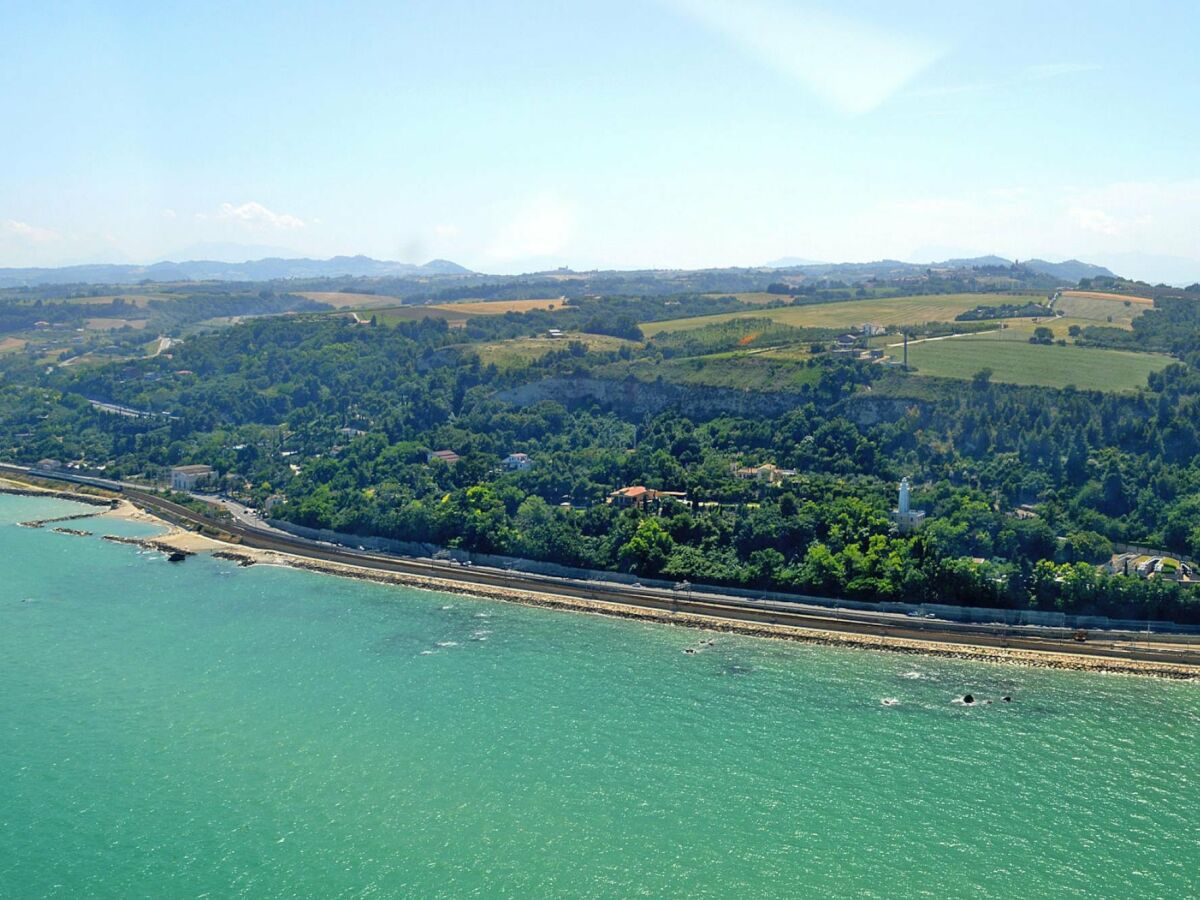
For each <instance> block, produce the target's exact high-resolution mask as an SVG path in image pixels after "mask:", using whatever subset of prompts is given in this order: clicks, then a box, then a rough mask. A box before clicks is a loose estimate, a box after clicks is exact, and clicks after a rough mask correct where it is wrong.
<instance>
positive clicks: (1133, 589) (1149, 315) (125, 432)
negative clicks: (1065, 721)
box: [0, 293, 1200, 621]
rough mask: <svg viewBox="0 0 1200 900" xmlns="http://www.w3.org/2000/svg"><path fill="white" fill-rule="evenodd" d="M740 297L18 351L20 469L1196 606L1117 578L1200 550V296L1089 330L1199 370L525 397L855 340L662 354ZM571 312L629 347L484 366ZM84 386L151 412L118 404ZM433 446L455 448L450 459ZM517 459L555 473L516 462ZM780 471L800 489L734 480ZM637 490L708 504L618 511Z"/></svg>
mask: <svg viewBox="0 0 1200 900" xmlns="http://www.w3.org/2000/svg"><path fill="white" fill-rule="evenodd" d="M237 296H238V297H240V298H244V297H245V296H246V295H245V294H244V293H243V294H239V295H237ZM274 296H275V295H267V294H264V295H263V296H261V297H259V298H258V299H259V300H260V301H261V302H262V303H268V304H269V303H274V302H277V301H275V300H273V299H271V298H272V297H274ZM287 296H290V295H287ZM783 300H784V302H788V301H787V298H783ZM206 302H207V301H206ZM214 302H215V301H214ZM741 307H742V304H740V303H739V301H737V300H735V299H733V298H731V297H710V296H703V295H699V294H688V295H679V296H675V297H671V298H664V297H644V298H637V297H626V298H606V299H600V298H584V299H581V300H579V301H577V302H574V303H572V304H571V306H570V307H569V309H568V310H567V311H565V312H558V313H547V312H530V313H524V314H517V313H510V314H508V315H503V316H482V317H475V318H472V319H471V320H470V321H469V322H468V323H467V325H466V327H465V328H460V329H454V328H451V327H450V326H449V325H448V323H447V322H446V321H443V320H438V319H425V320H421V321H414V322H401V323H399V324H395V325H381V324H355V323H354V322H353V320H352V319H350V318H348V317H344V316H329V315H290V316H286V317H265V318H258V319H252V320H248V321H246V322H244V323H243V324H240V325H237V326H236V327H230V328H225V329H223V330H219V331H215V332H212V333H207V334H201V335H198V336H196V337H193V338H190V339H188V340H186V341H184V342H183V343H181V344H179V345H177V346H175V347H174V348H172V351H171V352H170V353H168V354H162V355H159V356H156V357H154V358H146V359H139V360H129V361H122V362H117V363H111V364H106V365H95V366H85V367H78V368H62V367H60V368H52V367H51V368H45V369H43V368H42V367H41V366H34V365H32V364H30V363H29V362H28V361H27V360H26V361H22V360H21V359H20V358H19V357H15V356H13V357H9V358H7V361H6V362H3V363H2V365H0V373H2V375H0V377H3V379H4V380H3V381H2V382H0V387H2V389H0V455H3V456H4V457H7V458H10V459H15V460H23V461H27V462H32V461H36V460H38V459H40V458H43V457H51V458H55V459H61V460H64V461H71V460H80V461H83V465H84V466H85V467H86V468H91V469H96V468H98V467H100V466H103V467H104V472H105V474H107V475H110V476H120V477H145V478H161V477H162V476H163V475H164V473H165V472H166V470H167V469H168V468H169V467H170V466H172V465H178V464H182V463H193V462H203V463H208V464H211V465H213V466H215V467H216V468H217V469H218V470H219V471H220V473H221V475H222V479H223V481H222V485H223V487H224V489H226V490H229V491H230V492H232V493H234V494H236V495H239V496H242V497H244V498H245V499H247V500H248V501H249V502H251V503H253V504H256V505H261V504H263V503H265V502H266V500H267V498H268V497H272V498H275V500H276V502H277V503H278V505H277V506H276V507H275V510H274V515H276V516H278V517H281V518H285V519H288V520H291V521H293V522H295V523H297V524H301V525H307V526H313V527H326V528H333V529H337V530H340V531H346V532H351V533H355V534H362V535H379V536H385V537H393V538H399V539H405V540H418V541H427V542H432V543H437V544H442V545H446V546H452V547H460V548H465V549H469V550H475V551H479V552H494V553H505V554H511V555H517V556H524V557H531V558H537V559H546V560H553V561H557V562H561V563H564V564H568V565H578V566H586V567H591V568H601V569H619V570H624V571H631V572H636V573H638V574H640V575H644V576H663V577H668V578H675V579H688V580H690V581H693V582H697V583H714V584H717V583H720V584H731V585H746V586H756V587H760V588H763V589H779V590H787V591H800V592H807V593H813V594H821V595H828V596H842V597H851V598H858V599H867V600H882V599H903V600H912V601H938V602H957V603H964V604H972V605H986V606H995V605H1000V606H1009V607H1018V608H1022V607H1024V608H1027V607H1036V608H1041V609H1052V610H1064V611H1074V612H1098V613H1102V614H1110V615H1114V616H1134V617H1143V616H1147V617H1156V618H1158V617H1169V618H1176V619H1180V620H1187V621H1200V603H1198V602H1197V600H1196V598H1195V595H1194V591H1193V589H1192V587H1191V586H1190V585H1186V584H1178V583H1175V582H1172V581H1168V580H1164V579H1160V578H1151V579H1141V578H1134V577H1120V576H1106V575H1103V574H1101V573H1100V571H1099V569H1098V564H1099V563H1102V562H1105V561H1107V560H1108V559H1109V557H1110V555H1111V553H1112V542H1113V541H1123V542H1129V543H1145V544H1149V545H1153V546H1159V547H1162V548H1164V549H1166V550H1170V551H1173V552H1175V553H1178V554H1195V555H1200V466H1197V465H1196V464H1195V463H1194V459H1195V457H1196V454H1197V451H1198V450H1200V433H1198V432H1197V428H1196V424H1195V423H1196V421H1197V413H1198V412H1200V371H1197V364H1198V363H1200V353H1198V352H1197V350H1196V349H1195V348H1197V347H1200V315H1198V314H1197V310H1200V306H1198V305H1197V301H1196V299H1195V298H1192V297H1187V296H1182V297H1164V298H1162V299H1160V300H1159V301H1158V302H1157V306H1156V308H1155V309H1152V310H1150V311H1148V312H1146V313H1145V314H1144V315H1143V316H1141V317H1140V318H1138V319H1136V320H1135V321H1134V325H1133V330H1132V331H1121V332H1119V334H1120V337H1116V336H1114V335H1111V334H1109V332H1116V331H1117V330H1116V329H1106V328H1089V329H1086V330H1085V334H1086V335H1087V340H1089V341H1092V342H1095V343H1105V344H1110V343H1111V344H1120V345H1121V346H1129V347H1134V348H1137V349H1155V350H1163V351H1167V352H1171V353H1172V354H1174V355H1175V356H1176V357H1177V358H1178V359H1179V360H1180V361H1179V362H1178V363H1176V364H1174V365H1171V366H1170V367H1168V368H1167V369H1165V370H1163V371H1162V372H1159V373H1156V374H1155V375H1153V376H1152V377H1151V379H1150V382H1149V383H1148V384H1147V385H1146V387H1145V389H1144V390H1143V391H1141V392H1138V393H1135V394H1126V395H1118V394H1111V393H1101V392H1099V391H1088V390H1081V389H1073V388H1068V389H1066V390H1062V391H1057V390H1051V389H1044V388H1028V387H1025V388H1023V387H1013V386H1005V385H998V384H993V383H991V381H990V380H989V378H988V377H987V373H986V372H981V373H980V374H979V376H978V377H976V378H975V379H974V380H973V381H972V382H952V381H943V380H940V379H933V378H925V377H920V376H919V375H917V376H914V375H911V374H906V373H903V372H900V371H897V370H895V369H890V368H887V367H883V366H880V365H872V364H871V363H869V362H867V361H864V360H862V359H858V358H847V357H841V358H838V357H835V356H834V355H833V354H818V353H814V355H812V356H811V358H807V359H806V360H804V361H802V362H801V363H799V364H800V365H803V366H806V367H807V368H808V369H809V370H810V371H812V373H813V375H812V378H810V379H808V380H807V381H806V382H805V383H803V384H801V385H799V386H798V387H796V388H795V392H794V395H789V400H788V403H787V404H786V405H785V407H786V408H772V409H771V410H770V411H769V412H763V411H762V409H765V408H766V407H761V408H760V405H756V404H757V403H758V401H757V400H756V399H755V396H754V395H752V394H749V393H743V394H742V395H739V396H740V397H741V399H736V400H735V401H730V398H729V397H728V396H725V397H724V400H723V406H722V407H721V409H720V410H719V411H716V412H714V411H713V408H712V404H711V403H707V401H708V400H709V399H711V396H716V394H719V393H720V392H719V391H716V390H715V389H713V390H710V391H707V392H706V391H705V389H701V388H697V389H695V390H694V392H693V393H694V398H693V399H694V400H695V402H694V403H690V404H659V406H657V407H656V406H655V401H654V399H653V398H654V396H655V395H654V390H655V389H656V387H657V385H655V384H654V383H650V384H644V383H635V382H633V381H632V380H625V381H618V382H617V386H618V387H619V388H620V390H619V391H616V393H617V394H620V393H621V391H626V392H627V394H626V395H625V396H628V397H631V398H633V401H631V402H615V401H614V402H606V401H604V400H602V399H596V397H594V396H592V397H589V398H588V399H583V400H581V399H579V397H578V396H575V395H571V396H567V395H566V394H564V395H562V396H561V397H560V396H556V395H554V394H553V391H551V392H550V393H549V394H548V395H547V396H544V397H540V398H538V399H535V400H532V401H527V402H521V403H514V402H508V401H507V400H506V399H505V398H506V397H511V396H517V395H519V391H518V393H517V394H511V393H506V392H511V391H513V390H514V389H518V388H522V387H528V386H530V385H538V384H543V383H544V384H551V385H553V384H557V385H563V384H566V385H571V384H573V383H579V382H580V381H581V380H584V379H593V380H594V379H596V378H598V377H601V376H604V373H611V371H612V367H613V365H614V364H617V363H619V362H621V361H627V360H629V359H631V358H632V359H637V360H644V361H648V363H649V364H653V363H654V362H655V361H661V360H667V359H670V358H672V357H674V356H677V355H682V354H693V353H705V354H718V355H719V354H721V353H722V352H734V351H736V350H737V348H738V347H739V346H741V345H742V344H744V343H745V340H746V335H747V334H748V330H749V329H750V328H752V327H753V328H756V329H757V330H756V331H755V332H754V334H755V338H756V340H759V341H761V343H760V344H759V345H758V346H764V347H771V346H775V345H784V344H794V343H796V342H800V343H801V344H802V345H805V346H807V345H808V344H812V345H816V347H814V349H819V345H820V344H821V343H822V342H824V341H827V340H828V339H829V338H830V337H832V334H833V333H832V332H831V331H828V330H822V329H798V328H792V327H789V326H786V325H772V324H771V323H765V322H764V321H763V320H758V322H757V325H755V324H754V323H753V322H745V321H741V320H737V319H734V320H732V321H729V322H725V323H723V324H721V325H719V326H711V327H708V328H703V329H697V330H694V331H689V332H680V333H674V334H672V333H664V334H662V335H660V336H658V337H657V338H655V339H653V340H650V341H643V340H642V334H641V331H640V330H639V328H638V325H637V323H638V322H647V321H653V320H655V319H661V318H667V317H679V316H682V315H701V314H705V313H708V312H714V311H730V310H734V311H736V310H737V309H739V308H741ZM218 308H219V307H215V306H212V305H206V306H205V308H204V310H203V312H204V313H205V315H206V316H211V315H215V314H217V309H218ZM197 314H199V313H197ZM551 326H553V327H556V328H571V329H574V330H577V331H579V332H582V333H592V334H606V335H613V336H616V337H620V338H625V339H629V341H628V343H624V344H622V346H621V347H620V349H618V350H608V351H594V350H589V349H588V347H587V346H585V344H584V343H582V342H575V341H569V340H564V341H561V342H560V343H559V344H558V345H556V347H555V349H553V350H551V351H550V352H546V353H543V354H542V355H540V356H537V357H535V358H532V359H529V360H526V361H524V362H523V363H522V364H520V365H514V366H506V367H505V368H497V367H496V366H495V365H485V364H484V363H483V362H481V352H482V349H481V348H482V347H483V346H484V345H485V344H489V342H496V341H503V340H505V339H510V338H518V337H526V336H529V335H536V334H539V333H540V332H542V331H544V330H545V329H546V328H548V327H551ZM935 331H936V329H935ZM0 359H3V358H0ZM608 377H611V374H610V375H609V376H608ZM647 398H649V399H647ZM88 399H100V400H105V401H111V402H115V403H119V404H123V405H125V406H129V407H132V408H135V409H138V410H143V411H146V412H149V413H153V414H155V415H154V416H152V417H147V418H129V417H123V416H117V415H108V414H104V413H101V412H98V411H96V410H95V409H93V407H92V405H91V404H90V403H89V402H88ZM634 401H636V402H634ZM731 403H732V406H731ZM739 403H740V404H741V407H739V406H738V404H739ZM718 405H721V404H718ZM739 409H740V411H739ZM438 449H450V450H453V451H454V452H455V453H457V454H459V455H460V456H461V457H462V458H461V461H459V462H458V463H456V464H453V465H447V464H445V463H442V462H440V461H436V460H435V461H433V462H430V461H428V456H427V454H428V453H429V451H431V450H438ZM514 452H521V453H525V454H527V455H528V456H529V457H530V460H531V466H530V467H529V468H528V469H524V470H518V471H510V470H508V469H506V468H505V467H504V466H503V464H502V461H503V460H504V458H505V457H506V456H507V455H508V454H510V453H514ZM766 462H770V463H774V464H776V465H777V466H780V467H783V468H785V469H788V470H795V472H796V475H795V476H794V477H787V478H784V479H782V480H781V481H779V482H775V483H772V482H767V481H761V480H755V479H747V478H739V477H738V476H737V474H736V473H735V471H734V469H736V468H737V467H742V466H755V465H759V464H761V463H766ZM902 476H908V477H909V478H910V479H912V481H913V483H914V485H916V492H915V505H917V506H920V507H922V508H924V509H925V510H926V511H927V513H928V520H927V524H926V526H925V527H924V528H923V529H921V530H919V531H917V532H915V533H912V534H900V533H897V531H896V529H895V528H894V526H893V525H892V523H891V520H890V518H889V511H890V508H891V507H892V506H893V505H894V502H895V488H896V483H897V482H898V481H899V480H900V478H901V477H902ZM639 484H643V485H647V486H649V487H652V488H655V489H658V490H663V491H678V492H683V493H685V494H686V497H687V499H686V501H679V500H673V499H667V500H664V501H663V502H662V503H661V504H654V505H652V506H650V507H648V508H646V509H622V508H619V507H618V506H615V505H611V504H609V503H607V502H605V501H606V498H607V497H608V496H609V494H610V493H611V492H613V491H614V490H616V489H618V488H620V487H623V486H629V485H639ZM1021 507H1025V509H1020V508H1021Z"/></svg>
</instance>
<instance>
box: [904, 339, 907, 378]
mask: <svg viewBox="0 0 1200 900" xmlns="http://www.w3.org/2000/svg"><path fill="white" fill-rule="evenodd" d="M904 371H905V372H907V371H908V332H907V331H906V332H904Z"/></svg>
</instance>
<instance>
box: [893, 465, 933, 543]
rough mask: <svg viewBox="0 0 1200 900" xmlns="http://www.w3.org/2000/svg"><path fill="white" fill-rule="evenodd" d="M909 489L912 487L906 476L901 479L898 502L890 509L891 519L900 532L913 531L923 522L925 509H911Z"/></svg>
mask: <svg viewBox="0 0 1200 900" xmlns="http://www.w3.org/2000/svg"><path fill="white" fill-rule="evenodd" d="M911 491H912V487H911V486H910V485H909V483H908V478H907V477H905V478H903V479H901V481H900V502H899V503H898V504H897V506H896V508H895V509H893V510H892V521H893V522H895V523H896V528H897V530H899V532H900V533H901V534H907V533H908V532H910V531H915V530H916V529H918V528H920V527H921V526H922V525H924V524H925V510H923V509H913V508H912V507H911V505H910V500H909V494H910V493H911Z"/></svg>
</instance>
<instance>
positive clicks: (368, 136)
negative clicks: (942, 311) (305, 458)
mask: <svg viewBox="0 0 1200 900" xmlns="http://www.w3.org/2000/svg"><path fill="white" fill-rule="evenodd" d="M0 10H2V18H0V21H2V22H3V26H4V27H3V31H4V34H5V38H6V39H5V41H4V44H5V53H4V60H3V63H2V65H3V72H4V77H3V78H2V79H0V110H3V121H4V123H5V126H6V127H5V129H4V135H3V137H2V138H0V161H2V162H3V165H2V166H0V265H10V266H11V265H49V264H62V263H70V262H83V261H89V262H90V261H136V262H143V261H150V260H155V259H161V258H171V257H178V256H179V255H180V254H181V253H185V254H186V255H194V254H193V253H190V252H188V251H194V250H196V249H197V248H196V245H197V244H202V243H206V242H213V243H230V242H235V243H239V244H245V245H254V246H255V247H276V248H285V249H287V250H290V251H293V252H297V253H303V254H307V255H319V256H328V255H332V254H336V253H366V254H369V255H372V256H375V257H381V258H389V259H404V260H410V261H424V260H426V259H428V258H431V257H446V258H450V259H453V260H456V261H459V262H461V263H463V264H465V265H468V266H471V267H473V268H478V269H482V270H487V271H522V270H530V269H535V268H544V267H547V266H557V265H560V264H565V265H570V266H573V267H575V268H588V267H594V266H602V267H633V266H686V267H693V266H710V265H711V266H716V265H752V264H760V263H763V262H766V261H769V260H772V259H775V258H777V257H783V256H798V257H805V258H810V259H821V260H867V259H877V258H881V257H893V258H902V259H911V260H916V261H924V260H927V259H932V258H941V257H946V256H950V255H962V254H972V255H973V254H980V253H999V254H1001V255H1005V256H1010V257H1012V256H1016V257H1025V256H1030V255H1035V254H1037V255H1043V256H1047V257H1050V258H1055V259H1057V258H1063V257H1069V256H1077V257H1080V258H1084V259H1090V260H1095V261H1100V262H1106V263H1108V264H1110V265H1112V266H1113V267H1115V268H1118V269H1121V270H1124V271H1130V272H1132V273H1133V274H1137V275H1142V276H1145V277H1153V278H1164V279H1168V278H1169V279H1171V280H1179V279H1183V278H1200V171H1198V166H1200V116H1198V115H1197V112H1198V111H1200V67H1198V66H1197V64H1196V60H1197V58H1198V54H1200V49H1198V46H1200V44H1198V38H1200V5H1198V4H1196V3H1195V2H1154V0H1151V2H1142V3H1128V2H1120V3H1118V2H1088V3H1082V2H1078V0H1075V2H1045V0H1040V2H993V3H986V4H985V3H974V2H962V0H954V2H942V0H930V2H921V3H908V2H897V0H890V2H867V0H860V2H852V0H850V2H839V3H836V4H832V3H828V4H822V3H807V2H782V0H769V2H768V0H644V2H637V3H634V2H622V0H607V2H593V3H582V2H578V3H576V2H570V0H556V2H536V0H506V2H502V3H501V2H490V0H475V2H460V0H419V2H402V0H396V2H388V3H383V2H380V3H372V2H357V3H354V2H348V3H339V4H336V6H335V5H334V4H315V3H304V2H297V0H289V2H281V3H269V2H268V3H255V2H238V3H221V2H206V3H187V4H185V3H162V4H149V3H133V2H129V3H118V2H112V3H74V4H72V3H54V4H40V3H30V2H14V0H0ZM1156 257H1160V258H1159V259H1155V258H1156Z"/></svg>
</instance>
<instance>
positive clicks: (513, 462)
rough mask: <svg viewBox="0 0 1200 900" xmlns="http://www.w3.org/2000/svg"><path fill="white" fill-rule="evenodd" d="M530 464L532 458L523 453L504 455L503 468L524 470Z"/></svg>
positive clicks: (531, 463)
mask: <svg viewBox="0 0 1200 900" xmlns="http://www.w3.org/2000/svg"><path fill="white" fill-rule="evenodd" d="M532 465H533V460H531V459H530V458H529V457H528V456H527V455H526V454H524V453H510V454H508V456H506V457H504V468H506V469H511V470H512V471H515V472H516V471H524V470H525V469H528V468H529V467H530V466H532Z"/></svg>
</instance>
